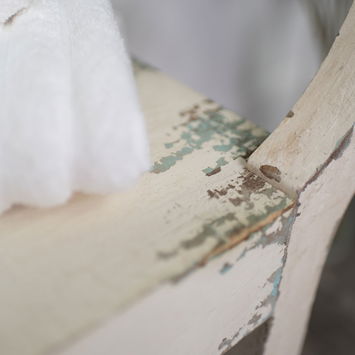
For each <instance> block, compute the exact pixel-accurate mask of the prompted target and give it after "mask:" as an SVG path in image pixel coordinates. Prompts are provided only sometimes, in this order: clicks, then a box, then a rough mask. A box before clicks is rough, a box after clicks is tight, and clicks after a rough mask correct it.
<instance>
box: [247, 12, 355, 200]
mask: <svg viewBox="0 0 355 355" xmlns="http://www.w3.org/2000/svg"><path fill="white" fill-rule="evenodd" d="M354 38H355V6H354V5H353V6H352V8H351V10H350V12H349V14H348V17H347V19H346V21H345V23H344V25H343V27H342V29H341V31H340V34H339V36H338V37H337V39H336V40H335V43H334V45H333V47H332V49H331V51H330V53H329V55H328V57H327V58H326V59H325V61H324V62H323V64H322V66H321V68H320V70H319V72H318V74H317V75H316V77H315V78H314V80H313V81H312V83H311V84H310V86H309V87H308V88H307V90H306V92H305V93H304V95H303V96H302V97H301V99H300V100H299V101H298V103H297V104H296V105H295V107H294V108H293V110H292V114H289V115H288V117H286V118H285V119H284V120H283V121H282V123H281V124H280V126H279V127H278V128H277V129H276V130H275V131H274V132H273V134H272V135H271V136H269V137H268V139H267V140H266V141H265V142H264V143H263V144H262V146H260V147H259V148H258V149H257V150H256V151H255V153H254V154H253V155H252V156H251V157H250V158H249V161H248V168H249V169H251V170H252V171H254V172H256V173H257V174H259V175H260V176H263V178H266V179H267V181H269V182H270V183H271V184H273V185H274V186H276V187H277V188H280V189H282V190H283V191H285V192H287V193H288V194H290V195H291V196H292V197H296V196H297V194H298V193H299V192H300V191H301V190H302V189H303V187H304V186H305V185H306V183H307V182H308V181H309V180H310V179H311V178H312V177H313V176H314V175H315V174H316V173H317V171H318V169H319V168H321V166H322V164H323V163H324V162H325V160H326V159H327V158H328V157H329V156H330V154H331V153H332V152H333V151H334V150H335V149H336V147H337V145H338V143H339V142H340V141H341V140H342V138H343V137H344V136H345V135H346V134H347V132H348V131H349V130H350V128H351V127H352V125H353V124H354V121H355V119H354V111H355V85H354V82H355V41H354Z"/></svg>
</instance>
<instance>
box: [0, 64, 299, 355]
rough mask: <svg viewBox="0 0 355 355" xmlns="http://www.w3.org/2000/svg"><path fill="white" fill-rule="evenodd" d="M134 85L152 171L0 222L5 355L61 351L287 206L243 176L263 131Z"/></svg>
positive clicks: (0, 339)
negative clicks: (114, 190)
mask: <svg viewBox="0 0 355 355" xmlns="http://www.w3.org/2000/svg"><path fill="white" fill-rule="evenodd" d="M136 76H137V82H138V86H139V91H140V95H141V99H142V104H143V109H144V112H145V114H146V118H147V125H148V130H149V137H150V142H151V154H152V158H153V162H152V170H151V171H150V172H148V173H146V174H145V175H144V176H143V177H142V178H141V179H140V181H139V182H138V184H137V185H135V186H134V187H132V188H131V189H130V190H129V191H125V192H122V193H120V194H117V195H114V196H108V197H91V196H90V197H88V196H77V197H75V198H74V199H73V200H72V201H71V202H70V203H69V204H68V205H66V206H63V207H60V208H56V209H51V210H37V209H25V208H17V209H14V210H12V211H10V212H9V213H7V214H5V215H4V216H2V218H1V220H0V280H1V284H2V290H1V293H0V305H1V318H0V352H1V353H2V354H6V355H15V354H16V355H17V354H26V355H32V354H33V355H34V354H36V355H39V354H45V353H47V352H48V351H50V350H53V349H55V348H57V347H61V346H63V345H65V344H67V343H68V341H69V340H72V339H75V338H77V337H78V336H81V335H83V334H85V333H86V332H87V331H88V330H89V329H92V328H95V327H97V326H98V325H99V324H100V323H101V322H104V321H105V320H106V319H108V318H111V317H113V316H114V314H115V313H117V312H121V311H122V310H124V309H126V308H127V307H128V306H129V305H132V304H133V303H134V302H136V301H137V300H139V299H141V298H142V297H143V296H145V295H147V293H149V292H151V291H152V290H153V289H155V288H156V287H158V286H159V285H161V284H162V283H164V282H168V281H170V280H172V279H175V278H176V277H179V276H181V275H183V274H185V273H187V272H188V271H191V270H192V269H193V268H196V267H197V265H198V264H199V263H200V261H201V260H203V259H204V258H205V256H206V255H208V254H209V253H211V251H213V250H214V249H216V248H219V247H221V246H222V245H223V244H225V243H228V241H229V240H231V238H233V237H235V236H238V235H243V238H246V237H248V233H245V232H244V230H250V228H252V227H253V226H255V225H256V224H260V228H261V227H262V226H265V223H264V224H263V221H264V220H267V222H268V223H271V222H272V220H273V219H275V218H277V216H279V215H280V214H281V213H282V211H283V210H284V209H287V208H288V206H289V205H290V204H291V203H292V201H291V200H289V199H288V198H287V196H286V195H285V194H284V193H282V192H280V191H278V190H277V189H275V188H273V187H272V186H271V185H269V184H268V183H265V182H264V181H263V180H262V179H260V178H259V177H257V176H256V175H254V174H252V173H250V172H248V171H247V170H246V169H245V160H244V159H245V158H246V157H247V156H249V155H250V153H251V152H252V151H253V150H254V149H255V148H256V147H257V146H258V144H260V143H261V142H262V141H263V140H264V139H265V137H266V135H267V134H266V133H265V132H264V131H263V130H261V129H259V128H257V127H256V126H254V125H253V124H251V123H250V122H248V121H246V120H243V119H241V118H240V117H238V116H236V115H234V114H232V113H231V112H229V111H227V110H224V109H223V108H221V107H219V106H218V105H217V104H215V103H213V102H211V101H210V100H207V99H206V98H204V97H203V96H201V95H200V94H197V93H196V92H194V91H192V90H190V89H188V88H186V87H185V86H183V85H181V84H179V83H177V82H175V81H174V80H171V79H170V78H168V77H167V76H165V75H164V74H161V73H159V72H158V71H155V70H153V69H150V68H147V67H146V66H144V65H138V66H137V68H136ZM122 169H124V167H122ZM270 215H273V216H274V218H272V219H270ZM252 231H253V232H256V230H255V229H254V230H252ZM280 258H282V255H280ZM266 271H270V272H273V271H274V270H266ZM264 281H265V282H266V281H267V280H264ZM240 287H243V286H242V285H240Z"/></svg>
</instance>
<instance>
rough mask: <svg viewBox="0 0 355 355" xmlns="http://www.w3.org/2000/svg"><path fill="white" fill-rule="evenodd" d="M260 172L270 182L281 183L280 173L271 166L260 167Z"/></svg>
mask: <svg viewBox="0 0 355 355" xmlns="http://www.w3.org/2000/svg"><path fill="white" fill-rule="evenodd" d="M260 171H261V172H262V173H263V175H264V176H266V177H267V178H268V179H270V180H275V181H276V182H281V171H280V170H279V169H278V168H277V167H276V166H272V165H262V166H261V167H260Z"/></svg>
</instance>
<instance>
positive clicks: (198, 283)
mask: <svg viewBox="0 0 355 355" xmlns="http://www.w3.org/2000/svg"><path fill="white" fill-rule="evenodd" d="M289 214H290V213H288V214H286V215H285V216H283V217H280V218H278V219H277V220H276V221H275V223H273V224H271V225H270V226H269V227H268V228H266V229H264V231H263V232H258V233H255V234H254V235H253V236H252V237H251V238H250V239H249V240H247V241H246V242H244V243H242V244H240V245H238V247H236V248H234V249H233V250H231V251H230V252H228V253H225V254H224V255H223V256H221V257H219V258H215V259H214V260H212V261H211V262H210V263H208V264H207V265H206V266H205V267H203V268H199V269H197V270H195V271H194V272H192V273H191V274H189V275H186V276H185V277H184V278H182V279H181V280H179V281H177V282H176V283H169V284H166V285H163V286H161V287H160V288H159V289H157V290H156V291H155V292H153V293H152V294H150V295H148V296H147V297H145V298H144V299H143V300H141V301H139V302H138V303H137V304H136V305H134V306H133V307H132V308H130V309H128V310H126V311H125V312H124V313H123V314H120V315H117V316H116V317H114V318H113V319H112V320H111V321H110V322H108V323H107V324H106V325H104V326H102V327H101V328H99V329H98V330H96V331H94V332H92V333H90V334H88V335H87V336H86V337H84V338H83V339H82V340H80V341H78V342H76V343H75V344H74V345H73V346H72V347H69V348H68V349H67V350H64V351H59V352H58V353H57V354H59V355H82V354H85V355H101V354H105V355H111V354H112V355H115V354H129V355H140V354H145V355H160V354H161V355H163V354H169V355H172V354H174V355H196V354H201V355H202V354H203V355H216V354H222V353H224V352H225V351H227V350H228V349H230V348H231V347H232V346H233V345H235V344H236V343H237V342H238V341H239V340H240V339H242V338H243V337H244V336H245V335H247V334H248V333H249V332H251V331H252V330H254V329H255V328H256V327H257V326H259V325H260V324H262V323H263V322H265V321H266V320H268V319H269V318H270V316H271V315H272V312H273V309H274V305H275V301H276V299H277V296H278V288H279V282H280V277H281V274H282V269H283V264H284V258H285V251H286V236H287V233H288V225H289V224H288V223H287V221H288V218H290V216H289ZM276 234H278V237H277V238H276V237H275V236H276Z"/></svg>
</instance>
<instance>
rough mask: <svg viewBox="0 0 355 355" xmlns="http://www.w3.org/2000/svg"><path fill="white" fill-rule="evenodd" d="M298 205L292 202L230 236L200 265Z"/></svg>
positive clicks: (201, 264)
mask: <svg viewBox="0 0 355 355" xmlns="http://www.w3.org/2000/svg"><path fill="white" fill-rule="evenodd" d="M295 206H296V201H294V202H292V203H291V204H290V205H289V206H287V207H285V208H284V209H282V210H279V211H275V212H273V213H271V214H269V215H268V216H267V217H266V218H265V219H263V220H262V221H260V222H259V223H256V224H255V225H253V226H250V227H247V228H245V229H243V230H242V231H241V232H240V233H237V234H235V235H233V236H231V237H230V239H229V241H228V242H227V243H225V244H223V245H221V246H217V247H216V248H214V249H213V250H211V252H209V253H208V254H207V255H206V256H205V257H204V258H203V259H202V260H201V262H200V264H199V265H200V266H204V265H206V264H207V263H208V262H209V261H210V260H211V259H213V258H214V257H216V256H219V255H221V254H223V253H225V252H226V251H228V250H230V249H232V248H234V247H236V246H237V245H238V244H240V243H241V242H242V241H244V240H246V239H247V238H249V237H250V236H251V235H252V234H253V233H256V232H258V231H260V230H261V229H263V228H265V227H266V226H268V225H270V224H272V223H273V222H274V221H275V220H276V219H277V218H279V217H280V216H282V215H283V214H284V213H286V212H288V211H289V210H291V209H293V208H294V207H295Z"/></svg>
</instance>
